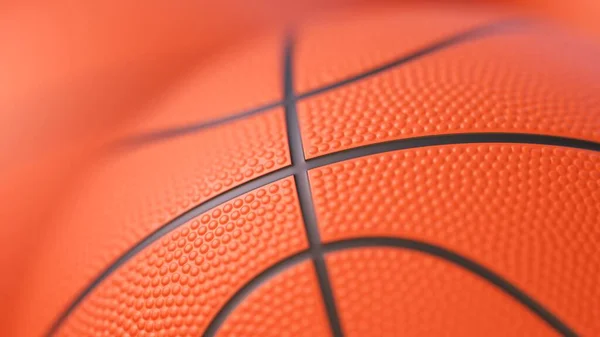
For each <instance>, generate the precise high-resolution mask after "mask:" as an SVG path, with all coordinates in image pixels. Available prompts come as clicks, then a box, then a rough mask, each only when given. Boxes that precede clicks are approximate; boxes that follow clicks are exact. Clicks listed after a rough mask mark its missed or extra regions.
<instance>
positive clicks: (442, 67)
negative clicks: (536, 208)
mask: <svg viewBox="0 0 600 337" xmlns="http://www.w3.org/2000/svg"><path fill="white" fill-rule="evenodd" d="M586 48H587V47H586V46H584V45H583V43H579V42H577V41H576V40H573V39H572V38H570V37H567V36H564V34H562V33H560V32H557V31H555V30H553V29H550V28H547V27H541V26H536V25H533V24H532V25H530V26H526V27H522V28H521V29H519V30H515V29H513V30H510V29H507V31H505V32H502V33H497V34H490V35H489V36H486V37H485V38H480V39H476V40H472V41H466V42H463V43H460V44H459V45H456V46H450V47H447V48H444V49H443V50H439V51H436V52H435V53H432V54H430V55H425V56H423V57H421V58H419V59H417V60H415V61H413V62H408V63H406V64H403V65H401V66H399V67H396V68H392V69H390V70H388V71H384V72H381V73H379V74H377V75H375V76H373V77H370V78H366V79H364V80H360V81H358V82H355V83H352V84H349V85H345V86H342V87H340V88H338V89H334V90H332V91H328V92H325V93H323V94H321V95H317V96H314V97H310V98H307V99H306V100H302V101H301V102H299V104H298V111H299V120H300V126H301V130H302V142H303V147H304V151H305V153H307V157H309V158H312V157H316V156H321V155H324V154H327V153H332V152H336V151H341V150H344V149H348V148H354V147H359V146H363V145H368V144H373V143H379V142H384V141H390V140H395V139H402V138H409V137H420V136H430V135H439V134H450V133H473V132H523V133H536V134H547V135H554V136H564V137H572V138H579V139H586V140H594V141H598V140H600V118H598V116H599V115H600V95H598V92H599V91H600V82H598V80H597V79H598V77H600V66H599V63H597V62H595V61H593V60H594V58H592V57H590V56H589V55H598V56H599V57H600V52H598V51H599V50H597V49H596V53H595V54H594V53H592V51H589V50H587V49H586ZM556 50H561V52H560V53H556ZM588 51H589V55H588V54H587V52H588Z"/></svg>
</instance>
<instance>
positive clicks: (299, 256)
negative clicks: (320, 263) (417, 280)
mask: <svg viewBox="0 0 600 337" xmlns="http://www.w3.org/2000/svg"><path fill="white" fill-rule="evenodd" d="M362 247H391V248H398V249H409V250H414V251H418V252H421V253H424V254H428V255H431V256H435V257H438V258H440V259H441V260H444V261H447V262H450V263H453V264H454V265H456V266H458V267H461V268H463V269H464V270H466V271H468V272H471V273H473V274H475V275H477V276H479V277H481V278H482V279H484V280H486V281H488V282H490V283H491V284H492V285H494V286H496V287H497V288H498V289H500V290H501V291H502V292H503V293H505V294H506V295H508V296H510V297H512V298H513V299H514V300H516V301H517V302H518V303H519V304H521V305H523V306H525V307H526V308H528V309H529V310H531V311H532V312H533V313H534V314H536V315H537V316H538V317H539V318H541V319H542V320H543V321H544V322H546V323H547V324H549V325H550V326H551V327H552V328H554V329H555V330H556V331H558V332H559V333H560V334H562V335H564V336H577V334H576V333H575V332H574V331H573V330H572V329H571V328H569V327H568V326H567V325H566V324H565V323H563V322H562V321H561V320H560V319H559V318H558V317H556V316H555V315H554V314H552V313H551V312H550V311H548V310H546V309H545V308H544V307H543V306H542V305H541V304H540V303H538V302H536V301H535V300H534V299H533V298H531V297H529V296H528V295H527V294H526V293H525V292H523V291H522V290H520V289H519V288H517V287H516V286H514V285H512V284H511V283H510V282H508V281H507V280H505V279H504V278H503V277H501V276H499V275H498V274H496V273H494V272H493V271H491V270H489V269H487V268H486V267H484V266H482V265H480V264H478V263H477V262H474V261H472V260H470V259H468V258H466V257H463V256H461V255H459V254H457V253H454V252H452V251H450V250H448V249H446V248H442V247H440V246H436V245H433V244H430V243H425V242H422V241H417V240H413V239H406V238H395V237H370V238H358V239H345V240H341V241H335V242H332V243H326V244H324V245H323V250H324V251H325V253H327V254H329V253H332V252H337V251H344V250H348V249H356V248H362ZM308 258H310V254H309V251H302V252H300V253H296V254H294V255H292V256H290V257H288V258H286V259H285V260H282V261H279V262H277V263H276V264H274V265H273V266H271V267H269V268H267V269H266V270H264V271H263V272H262V273H260V274H259V275H257V276H256V277H254V278H253V279H252V280H250V281H249V282H248V283H246V284H245V285H244V286H243V287H242V288H241V289H240V290H238V291H237V292H236V293H235V295H233V296H232V297H231V298H230V299H229V300H228V301H227V302H226V303H225V305H224V306H223V307H221V310H220V311H219V312H218V313H217V314H216V315H215V317H214V318H213V319H212V321H211V322H210V323H209V325H208V328H207V329H206V330H205V332H204V334H203V336H204V337H213V336H215V335H216V332H217V331H218V330H219V328H220V327H221V326H222V325H223V323H224V322H225V320H226V319H227V317H229V315H230V314H231V313H232V312H233V311H234V310H235V309H236V308H237V307H238V306H239V305H240V303H242V302H243V301H244V300H245V299H246V298H247V297H248V296H249V295H250V294H251V293H252V292H253V291H254V290H255V289H257V288H259V287H260V286H261V285H262V284H264V283H265V282H267V281H268V280H271V279H273V278H274V277H276V276H277V275H279V274H280V273H281V272H283V271H285V270H286V269H288V268H291V267H293V266H295V265H297V264H299V263H301V262H302V261H304V260H306V259H308Z"/></svg>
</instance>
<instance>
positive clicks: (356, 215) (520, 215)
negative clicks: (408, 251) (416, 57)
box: [310, 144, 600, 335]
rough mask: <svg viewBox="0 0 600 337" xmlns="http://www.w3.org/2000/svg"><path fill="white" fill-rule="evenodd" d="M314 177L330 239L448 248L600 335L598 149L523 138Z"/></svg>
mask: <svg viewBox="0 0 600 337" xmlns="http://www.w3.org/2000/svg"><path fill="white" fill-rule="evenodd" d="M310 183H311V186H312V190H313V197H314V200H315V209H316V214H317V219H318V224H319V228H320V231H321V237H322V239H323V241H325V242H331V241H335V240H340V239H345V238H359V237H373V236H386V237H400V238H408V239H416V240H421V241H425V242H428V243H432V244H436V245H439V246H442V247H445V248H447V249H449V250H451V251H454V252H456V253H458V254H460V255H462V256H465V257H467V258H470V259H472V260H474V261H476V262H478V263H480V264H482V265H483V266H485V267H487V268H488V269H490V270H492V271H494V272H496V273H497V274H499V275H500V276H502V277H503V278H505V279H507V280H508V281H509V282H511V283H512V284H514V285H516V286H517V287H519V288H520V289H522V290H523V291H524V292H525V293H527V294H529V295H530V296H531V297H533V298H534V299H536V300H537V301H539V302H541V303H542V305H544V306H545V307H546V308H548V309H549V310H550V311H551V312H553V313H555V314H556V315H558V317H561V318H562V319H563V320H565V321H566V323H567V324H570V325H571V326H573V327H574V329H575V330H576V331H578V332H580V333H582V334H584V335H598V334H600V320H598V319H597V317H600V305H599V304H600V289H599V288H598V280H599V279H600V268H599V266H600V246H598V242H600V231H598V224H599V223H600V208H599V207H598V205H600V188H599V187H600V154H598V153H596V152H591V151H584V150H574V149H565V148H559V147H551V146H537V145H520V144H506V145H505V144H492V145H490V144H475V145H453V146H435V147H425V148H420V149H413V150H404V151H395V152H390V153H385V154H380V155H373V156H368V157H364V158H360V159H355V160H350V161H346V162H340V163H336V164H333V165H329V166H326V167H322V168H318V169H314V170H312V171H311V172H310ZM339 299H340V300H343V299H342V296H340V297H339Z"/></svg>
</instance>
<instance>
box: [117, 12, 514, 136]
mask: <svg viewBox="0 0 600 337" xmlns="http://www.w3.org/2000/svg"><path fill="white" fill-rule="evenodd" d="M525 23H526V22H524V21H522V20H515V19H511V20H503V21H499V22H493V23H490V24H485V25H481V26H478V27H475V28H470V29H468V30H465V31H463V32H460V33H458V34H456V35H453V36H451V37H448V38H446V39H443V40H439V41H436V42H434V43H432V44H430V45H428V46H426V47H424V48H422V49H420V50H417V51H415V52H413V53H409V54H407V55H403V56H401V57H400V58H398V59H396V60H393V61H390V62H388V63H386V64H383V65H381V66H378V67H376V68H373V69H369V70H367V71H365V72H363V73H359V74H356V75H352V76H349V77H347V78H344V79H342V80H340V81H338V82H336V83H331V84H326V85H324V86H322V87H319V88H316V89H313V90H310V91H307V92H305V93H302V94H299V95H297V96H295V97H284V99H283V100H282V101H276V102H271V103H268V104H265V105H261V106H258V107H255V108H252V109H249V110H246V111H243V112H238V113H234V114H232V115H229V116H227V117H223V118H219V119H214V120H209V121H205V122H199V123H193V124H190V125H185V126H177V127H172V128H169V129H164V130H157V131H149V132H147V133H143V134H140V135H136V136H132V137H130V138H125V139H123V140H122V141H120V142H118V143H117V144H116V145H117V146H118V147H122V148H130V147H134V148H135V147H136V146H139V145H142V144H146V143H151V142H156V141H160V140H164V139H169V138H172V137H178V136H183V135H187V134H191V133H195V132H197V131H201V130H205V129H207V128H211V127H216V126H219V125H223V124H225V123H228V122H231V121H235V120H240V119H244V118H247V117H251V116H254V115H257V114H260V113H263V112H266V111H268V110H271V109H273V108H276V107H280V106H285V105H288V104H289V103H291V102H290V101H295V100H301V99H304V98H308V97H311V96H315V95H318V94H321V93H324V92H327V91H330V90H333V89H336V88H339V87H341V86H343V85H346V84H350V83H353V82H356V81H359V80H362V79H365V78H367V77H370V76H373V75H376V74H379V73H381V72H383V71H386V70H388V69H390V68H394V67H397V66H400V65H402V64H405V63H408V62H411V61H414V60H415V59H418V58H420V57H423V56H426V55H429V54H432V53H434V52H436V51H439V50H442V49H444V48H448V47H451V46H453V45H458V44H460V43H462V42H467V41H471V40H475V39H478V38H482V37H485V36H488V35H492V34H495V33H499V32H504V31H506V30H508V29H510V28H517V27H521V26H523V25H525Z"/></svg>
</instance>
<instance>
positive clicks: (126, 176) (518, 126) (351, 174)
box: [15, 8, 600, 337]
mask: <svg viewBox="0 0 600 337" xmlns="http://www.w3.org/2000/svg"><path fill="white" fill-rule="evenodd" d="M598 57H600V49H598V48H597V47H594V46H592V45H590V44H588V43H587V42H586V41H583V40H580V39H578V38H577V37H573V36H571V35H570V34H569V33H566V32H564V31H562V30H561V29H559V28H556V27H552V26H549V25H547V24H544V23H540V22H536V21H533V20H529V19H527V18H514V17H510V16H506V15H501V14H494V13H491V12H474V11H473V12H470V11H449V10H442V9H440V10H434V9H414V8H401V9H382V10H376V9H373V10H370V11H369V10H363V11H356V12H337V13H332V14H326V15H322V16H320V17H316V18H314V19H312V20H308V21H305V22H301V23H299V24H298V25H297V26H295V27H293V29H291V30H290V31H284V30H281V31H274V32H271V33H267V34H266V35H264V36H260V37H256V38H255V39H252V40H248V41H245V42H244V43H241V44H239V45H235V46H232V47H231V48H229V49H228V50H227V51H226V52H224V53H223V54H220V55H215V57H214V60H213V62H211V63H209V64H204V65H203V66H202V67H200V68H198V69H197V70H196V71H195V72H194V73H193V74H191V76H189V77H188V78H187V79H186V80H185V81H183V82H182V83H180V84H179V85H178V86H177V87H175V88H173V89H172V91H170V92H169V93H167V94H165V95H163V96H161V97H160V98H158V99H157V102H155V104H153V105H152V107H151V109H152V111H150V113H148V114H147V115H148V116H149V117H148V118H144V119H143V120H138V121H136V122H135V123H132V124H131V125H128V126H127V128H126V129H124V130H121V131H120V133H121V134H122V137H121V139H120V140H119V141H118V142H117V143H115V146H114V147H113V148H111V149H110V150H109V151H107V152H108V153H107V154H106V155H105V156H103V157H102V158H100V159H98V160H97V161H95V162H92V163H90V165H89V167H88V168H87V170H86V171H85V172H84V173H82V174H81V176H80V177H78V178H77V179H78V183H77V184H76V185H75V186H76V187H75V188H74V189H73V190H69V191H66V192H68V194H69V199H68V200H67V202H65V203H64V204H63V205H62V208H61V210H60V211H59V212H58V213H59V214H60V216H59V217H58V218H57V219H53V220H52V226H53V231H52V234H51V237H48V238H46V240H45V242H44V243H43V244H42V246H40V247H39V257H38V258H37V260H36V263H35V264H33V265H32V266H31V267H30V271H29V274H30V275H29V277H28V282H29V283H27V284H25V285H24V287H25V289H26V290H27V291H26V296H25V297H24V298H23V299H22V300H21V301H20V303H19V306H18V308H16V309H15V310H16V311H17V312H20V313H23V314H22V315H21V317H20V318H19V319H17V320H16V322H15V325H16V326H17V329H18V330H17V331H18V335H19V336H37V335H44V334H47V335H52V336H219V337H226V336H307V337H308V336H349V337H350V336H555V335H580V334H581V335H590V336H592V335H599V334H600V287H599V286H598V284H600V153H599V152H598V151H600V64H598V62H597V60H598V59H599V58H598ZM49 222H50V220H49Z"/></svg>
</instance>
